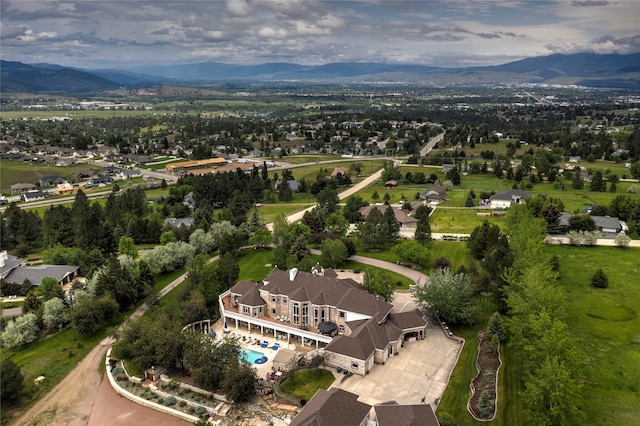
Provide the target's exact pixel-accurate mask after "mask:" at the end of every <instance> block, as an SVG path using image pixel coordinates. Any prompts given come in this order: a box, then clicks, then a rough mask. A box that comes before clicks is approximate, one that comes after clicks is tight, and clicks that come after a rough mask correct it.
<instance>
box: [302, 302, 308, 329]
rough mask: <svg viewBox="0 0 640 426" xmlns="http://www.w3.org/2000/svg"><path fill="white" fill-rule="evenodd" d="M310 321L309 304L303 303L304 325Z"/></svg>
mask: <svg viewBox="0 0 640 426" xmlns="http://www.w3.org/2000/svg"><path fill="white" fill-rule="evenodd" d="M308 323H309V305H308V304H306V303H305V304H304V305H302V325H306V324H308Z"/></svg>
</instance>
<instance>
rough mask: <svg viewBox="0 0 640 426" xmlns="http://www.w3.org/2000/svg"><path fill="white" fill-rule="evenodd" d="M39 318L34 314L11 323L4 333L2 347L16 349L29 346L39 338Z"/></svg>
mask: <svg viewBox="0 0 640 426" xmlns="http://www.w3.org/2000/svg"><path fill="white" fill-rule="evenodd" d="M37 322H38V317H37V316H36V314H34V313H33V312H29V313H28V314H24V315H22V316H19V317H17V318H15V319H14V320H13V321H9V322H8V323H7V326H6V327H5V330H4V332H3V333H2V345H3V346H6V347H8V348H16V347H20V346H24V345H27V344H29V343H31V342H33V341H35V340H36V339H37V338H38V325H37Z"/></svg>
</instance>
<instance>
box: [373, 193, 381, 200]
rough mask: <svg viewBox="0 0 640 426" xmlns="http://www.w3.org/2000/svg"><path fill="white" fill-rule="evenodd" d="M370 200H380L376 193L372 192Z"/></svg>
mask: <svg viewBox="0 0 640 426" xmlns="http://www.w3.org/2000/svg"><path fill="white" fill-rule="evenodd" d="M371 199H372V200H373V201H377V200H379V199H380V195H378V191H373V194H371Z"/></svg>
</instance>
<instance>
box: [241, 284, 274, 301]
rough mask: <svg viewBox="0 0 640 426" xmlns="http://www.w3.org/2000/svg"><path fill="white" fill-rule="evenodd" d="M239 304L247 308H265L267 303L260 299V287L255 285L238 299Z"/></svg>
mask: <svg viewBox="0 0 640 426" xmlns="http://www.w3.org/2000/svg"><path fill="white" fill-rule="evenodd" d="M238 303H239V304H241V305H247V306H264V305H266V304H267V303H266V302H265V301H264V299H262V297H260V292H259V291H258V287H256V286H255V285H254V286H253V287H252V288H250V289H249V290H248V291H246V292H245V293H244V294H243V295H242V296H240V297H239V298H238Z"/></svg>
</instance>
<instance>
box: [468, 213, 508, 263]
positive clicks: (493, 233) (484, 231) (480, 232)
mask: <svg viewBox="0 0 640 426" xmlns="http://www.w3.org/2000/svg"><path fill="white" fill-rule="evenodd" d="M500 236H501V233H500V227H499V226H498V225H496V224H492V223H489V222H488V221H486V220H485V221H484V222H482V225H480V226H476V227H475V228H474V230H473V231H471V235H470V236H469V239H468V240H467V247H468V248H469V250H470V251H471V254H472V255H473V256H474V257H475V258H476V259H484V257H485V255H486V253H487V252H488V251H489V249H490V248H491V247H493V246H495V245H496V243H497V241H498V239H499V238H500Z"/></svg>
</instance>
